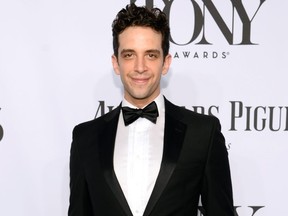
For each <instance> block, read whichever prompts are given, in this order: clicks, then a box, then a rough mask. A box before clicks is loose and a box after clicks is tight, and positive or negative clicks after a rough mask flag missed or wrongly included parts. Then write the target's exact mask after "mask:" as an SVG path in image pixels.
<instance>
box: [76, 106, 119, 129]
mask: <svg viewBox="0 0 288 216" xmlns="http://www.w3.org/2000/svg"><path fill="white" fill-rule="evenodd" d="M119 113H120V107H116V108H115V109H113V110H112V111H110V112H108V113H106V114H104V115H102V116H100V117H98V118H95V119H92V120H89V121H86V122H82V123H80V124H78V125H76V126H75V127H74V129H73V134H75V133H83V132H85V133H89V131H94V132H95V131H99V130H101V129H102V128H104V127H105V125H106V124H109V123H110V122H111V121H112V120H115V118H117V119H118V117H119Z"/></svg>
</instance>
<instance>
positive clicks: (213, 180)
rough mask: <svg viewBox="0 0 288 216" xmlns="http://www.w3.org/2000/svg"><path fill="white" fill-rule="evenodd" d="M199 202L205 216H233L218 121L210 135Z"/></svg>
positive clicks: (230, 188) (229, 179) (225, 160)
mask: <svg viewBox="0 0 288 216" xmlns="http://www.w3.org/2000/svg"><path fill="white" fill-rule="evenodd" d="M210 142H211V143H210V148H209V153H208V157H207V162H206V167H205V176H204V182H203V187H202V193H201V201H202V205H203V208H204V210H205V215H206V216H234V207H233V193H232V183H231V175H230V166H229V161H228V152H227V149H226V146H225V139H224V137H223V135H222V133H221V126H220V123H219V120H218V119H217V121H215V124H214V128H213V130H212V134H211V141H210Z"/></svg>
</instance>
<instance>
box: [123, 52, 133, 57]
mask: <svg viewBox="0 0 288 216" xmlns="http://www.w3.org/2000/svg"><path fill="white" fill-rule="evenodd" d="M132 56H133V54H132V53H125V54H124V55H123V57H124V58H132Z"/></svg>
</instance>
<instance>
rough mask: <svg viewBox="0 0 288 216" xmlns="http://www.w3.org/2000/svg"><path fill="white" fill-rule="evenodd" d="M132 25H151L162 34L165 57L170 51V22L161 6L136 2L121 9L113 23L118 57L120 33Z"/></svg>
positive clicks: (115, 53) (114, 42)
mask: <svg viewBox="0 0 288 216" xmlns="http://www.w3.org/2000/svg"><path fill="white" fill-rule="evenodd" d="M130 26H143V27H150V28H152V29H153V30H155V31H157V32H159V33H161V35H162V49H163V54H164V57H165V56H167V55H168V53H169V37H170V28H169V23H168V20H167V18H166V15H165V13H164V12H162V11H161V10H160V9H159V8H152V9H148V8H147V7H137V6H136V5H135V4H134V3H133V4H130V5H127V6H126V8H123V9H122V10H120V11H119V12H118V14H117V16H116V18H115V19H114V21H113V23H112V35H113V50H114V55H115V56H116V57H118V48H119V34H121V33H122V32H123V31H124V30H125V29H126V28H128V27H130Z"/></svg>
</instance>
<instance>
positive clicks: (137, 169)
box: [114, 94, 165, 216]
mask: <svg viewBox="0 0 288 216" xmlns="http://www.w3.org/2000/svg"><path fill="white" fill-rule="evenodd" d="M154 101H155V102H156V104H157V107H158V112H159V116H158V118H157V122H156V124H154V123H152V122H151V121H149V120H148V119H146V118H138V119H137V120H136V121H135V122H133V123H131V124H130V125H128V126H126V127H125V125H124V120H123V115H122V112H121V113H120V117H119V122H118V129H117V134H116V141H115V149H114V170H115V173H116V176H117V179H118V181H119V184H120V186H121V188H122V191H123V193H124V195H125V197H126V200H127V202H128V204H129V207H130V209H131V211H132V213H133V215H134V216H142V215H143V213H144V210H145V207H146V205H147V203H148V200H149V198H150V195H151V193H152V190H153V188H154V185H155V182H156V179H157V176H158V173H159V170H160V165H161V161H162V155H163V142H164V121H165V105H164V97H163V95H162V94H160V95H159V96H158V97H157V98H156V99H155V100H154ZM122 106H123V107H124V106H129V107H131V108H136V107H135V106H133V105H132V104H130V103H129V102H128V101H126V100H125V99H123V101H122ZM143 108H144V107H143Z"/></svg>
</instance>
